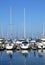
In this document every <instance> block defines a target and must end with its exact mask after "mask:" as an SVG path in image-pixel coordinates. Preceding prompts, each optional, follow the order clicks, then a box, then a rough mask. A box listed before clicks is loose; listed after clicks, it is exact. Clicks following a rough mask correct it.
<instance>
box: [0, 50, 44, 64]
mask: <svg viewBox="0 0 45 65" xmlns="http://www.w3.org/2000/svg"><path fill="white" fill-rule="evenodd" d="M0 65H45V49H43V50H3V51H0Z"/></svg>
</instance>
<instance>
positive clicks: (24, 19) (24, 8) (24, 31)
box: [24, 8, 26, 38]
mask: <svg viewBox="0 0 45 65" xmlns="http://www.w3.org/2000/svg"><path fill="white" fill-rule="evenodd" d="M24 38H26V31H25V8H24Z"/></svg>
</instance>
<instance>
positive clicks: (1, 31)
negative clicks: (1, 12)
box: [1, 25, 4, 38]
mask: <svg viewBox="0 0 45 65" xmlns="http://www.w3.org/2000/svg"><path fill="white" fill-rule="evenodd" d="M1 36H2V38H3V37H4V35H3V25H1Z"/></svg>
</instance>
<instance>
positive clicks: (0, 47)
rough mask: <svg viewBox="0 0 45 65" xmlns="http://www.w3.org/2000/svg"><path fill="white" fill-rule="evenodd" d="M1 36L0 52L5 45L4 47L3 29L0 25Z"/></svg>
mask: <svg viewBox="0 0 45 65" xmlns="http://www.w3.org/2000/svg"><path fill="white" fill-rule="evenodd" d="M1 34H2V37H1V38H0V50H3V49H4V47H5V45H4V38H3V27H2V25H1Z"/></svg>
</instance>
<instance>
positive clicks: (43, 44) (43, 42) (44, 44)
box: [37, 24, 45, 49]
mask: <svg viewBox="0 0 45 65" xmlns="http://www.w3.org/2000/svg"><path fill="white" fill-rule="evenodd" d="M37 45H38V48H43V49H44V48H45V38H44V24H43V37H42V38H41V42H40V43H38V44H37Z"/></svg>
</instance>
